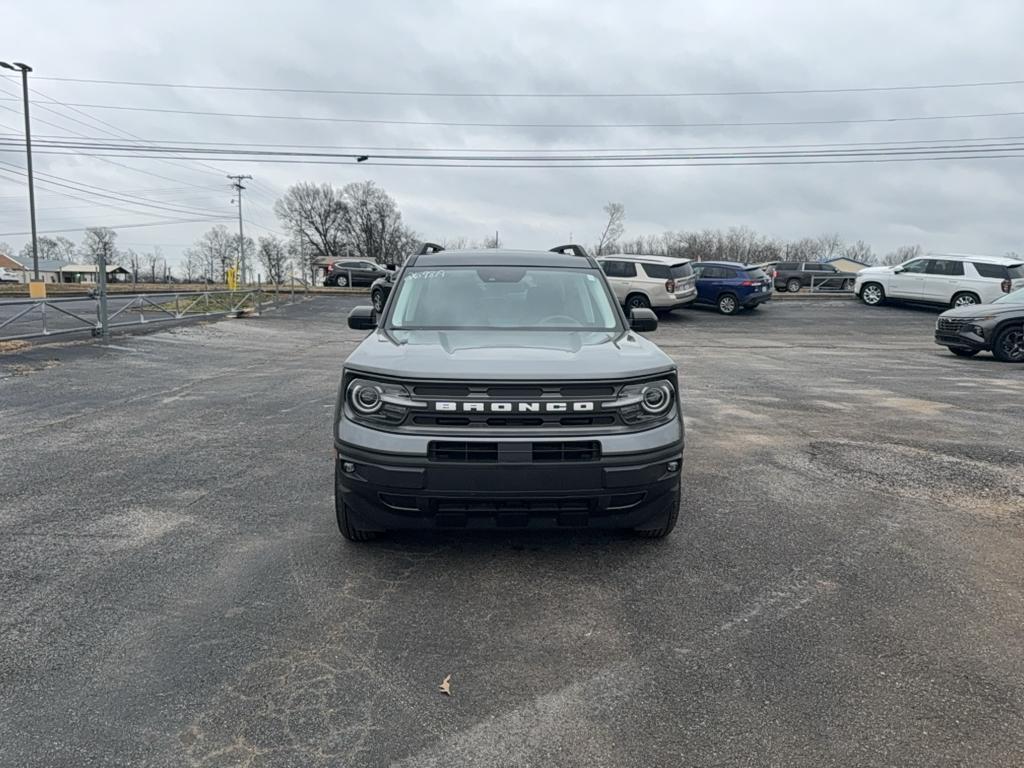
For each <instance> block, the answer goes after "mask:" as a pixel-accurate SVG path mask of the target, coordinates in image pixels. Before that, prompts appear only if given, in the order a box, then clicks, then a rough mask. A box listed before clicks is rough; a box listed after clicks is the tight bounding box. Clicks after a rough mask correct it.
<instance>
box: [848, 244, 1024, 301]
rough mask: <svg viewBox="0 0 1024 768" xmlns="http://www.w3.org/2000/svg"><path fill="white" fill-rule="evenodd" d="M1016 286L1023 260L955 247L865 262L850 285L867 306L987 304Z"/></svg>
mask: <svg viewBox="0 0 1024 768" xmlns="http://www.w3.org/2000/svg"><path fill="white" fill-rule="evenodd" d="M1018 288H1024V260H1021V259H1019V258H1007V257H1003V256H971V255H969V254H961V253H929V254H928V255H927V256H921V257H920V258H916V259H911V260H910V261H907V262H904V263H903V264H899V265H897V266H895V267H868V268H867V269H862V270H861V271H860V272H858V273H857V280H856V281H855V282H854V285H853V290H854V293H856V294H857V295H858V296H860V299H861V301H863V302H864V303H865V304H867V305H869V306H875V305H877V304H881V303H882V302H883V301H885V300H886V299H896V300H901V301H920V302H925V303H928V304H943V305H945V306H947V307H966V306H969V305H971V304H991V303H992V302H993V301H995V300H996V299H998V298H999V297H1000V296H1003V295H1004V294H1007V293H1010V291H1014V290H1017V289H1018Z"/></svg>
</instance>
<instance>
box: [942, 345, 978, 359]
mask: <svg viewBox="0 0 1024 768" xmlns="http://www.w3.org/2000/svg"><path fill="white" fill-rule="evenodd" d="M948 349H949V351H950V352H952V353H953V354H954V355H956V356H957V357H974V356H975V355H976V354H978V350H976V349H967V347H948Z"/></svg>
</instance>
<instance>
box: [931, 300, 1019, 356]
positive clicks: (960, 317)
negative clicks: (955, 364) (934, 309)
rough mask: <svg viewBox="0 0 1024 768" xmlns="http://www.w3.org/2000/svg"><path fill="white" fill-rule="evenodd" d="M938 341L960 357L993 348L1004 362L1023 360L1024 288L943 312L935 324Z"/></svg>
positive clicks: (936, 339) (992, 350)
mask: <svg viewBox="0 0 1024 768" xmlns="http://www.w3.org/2000/svg"><path fill="white" fill-rule="evenodd" d="M935 343H936V344H941V345H942V346H944V347H948V348H949V351H950V352H952V353H953V354H954V355H957V356H958V357H973V356H974V355H976V354H978V353H979V352H981V351H983V350H990V351H991V352H992V354H993V355H994V356H995V358H996V359H997V360H1001V361H1003V362H1004V363H1024V288H1019V289H1018V290H1016V291H1014V292H1013V293H1008V294H1006V295H1005V296H1003V297H1002V298H1000V299H996V300H995V301H994V302H992V303H991V304H972V305H969V306H965V307H957V308H955V309H950V310H947V311H945V312H943V313H942V314H941V315H939V319H938V320H937V321H936V323H935Z"/></svg>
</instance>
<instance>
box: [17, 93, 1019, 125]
mask: <svg viewBox="0 0 1024 768" xmlns="http://www.w3.org/2000/svg"><path fill="white" fill-rule="evenodd" d="M0 101H15V99H0ZM68 106H74V107H86V108H89V109H109V110H116V111H123V112H153V113H157V114H169V115H191V116H197V117H240V118H248V119H257V120H300V121H307V122H321V123H345V124H367V125H422V126H447V127H452V128H557V129H566V128H572V129H576V128H594V129H598V128H600V129H610V128H741V127H746V128H765V127H770V126H798V125H854V124H868V123H905V122H919V121H935V120H968V119H976V118H988V117H1019V116H1021V115H1024V111H1014V112H974V113H965V114H952V115H908V116H901V117H865V118H838V119H837V118H831V119H827V120H762V121H753V122H715V123H712V122H703V123H483V122H455V121H449V120H383V119H376V118H356V117H313V116H309V115H266V114H257V113H247V112H212V111H208V110H199V109H168V108H162V107H133V106H127V105H124V104H78V103H74V104H71V103H69V104H68Z"/></svg>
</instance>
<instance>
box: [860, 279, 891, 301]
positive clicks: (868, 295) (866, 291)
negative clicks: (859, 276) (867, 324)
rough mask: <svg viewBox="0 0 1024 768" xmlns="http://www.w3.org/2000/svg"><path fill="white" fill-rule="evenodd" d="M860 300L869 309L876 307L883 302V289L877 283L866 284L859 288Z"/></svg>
mask: <svg viewBox="0 0 1024 768" xmlns="http://www.w3.org/2000/svg"><path fill="white" fill-rule="evenodd" d="M860 300H861V301H863V302H864V303H865V304H867V305H868V306H869V307H876V306H878V305H879V304H881V303H882V302H883V301H885V289H884V288H883V287H882V286H880V285H879V284H878V283H868V284H867V285H863V286H861V289H860Z"/></svg>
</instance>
